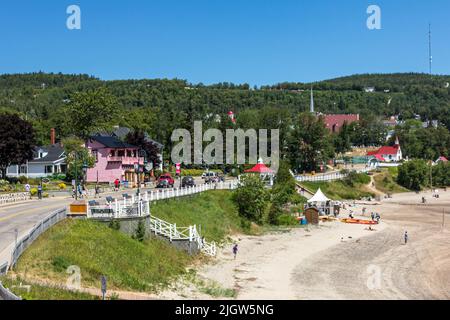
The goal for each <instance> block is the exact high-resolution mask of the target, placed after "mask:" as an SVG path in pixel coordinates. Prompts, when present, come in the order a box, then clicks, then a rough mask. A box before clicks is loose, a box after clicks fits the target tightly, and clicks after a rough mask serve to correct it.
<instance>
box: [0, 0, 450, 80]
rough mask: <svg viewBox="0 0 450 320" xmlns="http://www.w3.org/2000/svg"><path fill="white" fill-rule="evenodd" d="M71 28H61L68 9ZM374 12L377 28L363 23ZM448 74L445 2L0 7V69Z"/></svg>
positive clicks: (36, 1) (296, 75)
mask: <svg viewBox="0 0 450 320" xmlns="http://www.w3.org/2000/svg"><path fill="white" fill-rule="evenodd" d="M72 4H76V5H78V6H79V7H80V8H81V30H69V29H67V27H66V20H67V18H68V16H69V15H68V14H67V13H66V9H67V7H68V6H69V5H72ZM371 4H376V5H378V6H380V8H381V14H382V16H381V23H382V29H381V30H369V29H368V28H367V27H366V20H367V18H368V16H369V15H368V14H367V13H366V10H367V7H368V6H369V5H371ZM429 22H431V23H432V25H433V51H434V53H433V57H434V68H433V69H434V71H435V73H439V74H450V41H449V40H450V24H449V23H450V1H448V0H414V1H412V0H373V1H366V0H314V1H304V0H221V1H218V0H164V1H163V0H158V1H156V0H128V1H123V0H109V1H106V0H71V1H66V0H47V1H45V0H27V1H25V0H14V1H2V2H1V4H0V35H1V38H0V39H1V40H0V50H1V55H0V57H1V58H0V73H23V72H33V71H40V70H41V71H46V72H63V73H87V74H91V75H95V76H97V77H100V78H102V79H130V78H181V79H187V80H188V81H190V82H193V83H197V82H203V83H205V84H209V83H215V82H222V81H229V82H235V83H244V82H247V83H250V84H252V85H254V84H257V85H261V84H273V83H276V82H282V81H300V82H310V81H316V80H322V79H327V78H332V77H338V76H343V75H350V74H354V73H374V72H382V73H385V72H427V70H428V23H429Z"/></svg>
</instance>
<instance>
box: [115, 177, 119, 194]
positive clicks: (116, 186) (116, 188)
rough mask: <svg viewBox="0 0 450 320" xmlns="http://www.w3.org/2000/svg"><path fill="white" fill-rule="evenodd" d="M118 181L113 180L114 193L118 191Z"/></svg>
mask: <svg viewBox="0 0 450 320" xmlns="http://www.w3.org/2000/svg"><path fill="white" fill-rule="evenodd" d="M119 186H120V181H119V179H116V180H114V188H115V190H116V191H119Z"/></svg>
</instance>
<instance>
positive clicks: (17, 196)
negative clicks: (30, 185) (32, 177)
mask: <svg viewBox="0 0 450 320" xmlns="http://www.w3.org/2000/svg"><path fill="white" fill-rule="evenodd" d="M29 199H30V193H29V192H17V193H5V194H0V204H5V203H12V202H18V201H25V200H29Z"/></svg>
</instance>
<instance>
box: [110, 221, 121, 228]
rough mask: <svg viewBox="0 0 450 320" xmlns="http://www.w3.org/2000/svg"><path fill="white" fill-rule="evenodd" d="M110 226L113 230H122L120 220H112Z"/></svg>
mask: <svg viewBox="0 0 450 320" xmlns="http://www.w3.org/2000/svg"><path fill="white" fill-rule="evenodd" d="M108 226H109V227H110V228H111V229H113V230H120V222H119V220H111V221H110V222H109V224H108Z"/></svg>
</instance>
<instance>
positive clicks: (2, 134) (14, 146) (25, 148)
mask: <svg viewBox="0 0 450 320" xmlns="http://www.w3.org/2000/svg"><path fill="white" fill-rule="evenodd" d="M0 124H1V125H0V173H1V175H2V178H6V169H7V168H8V167H9V166H10V165H12V164H23V163H25V162H26V161H27V160H31V159H32V158H33V148H34V147H35V136H34V130H33V127H32V125H31V123H30V122H28V121H25V120H22V119H21V118H20V117H19V116H18V115H17V114H6V113H5V114H0Z"/></svg>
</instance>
